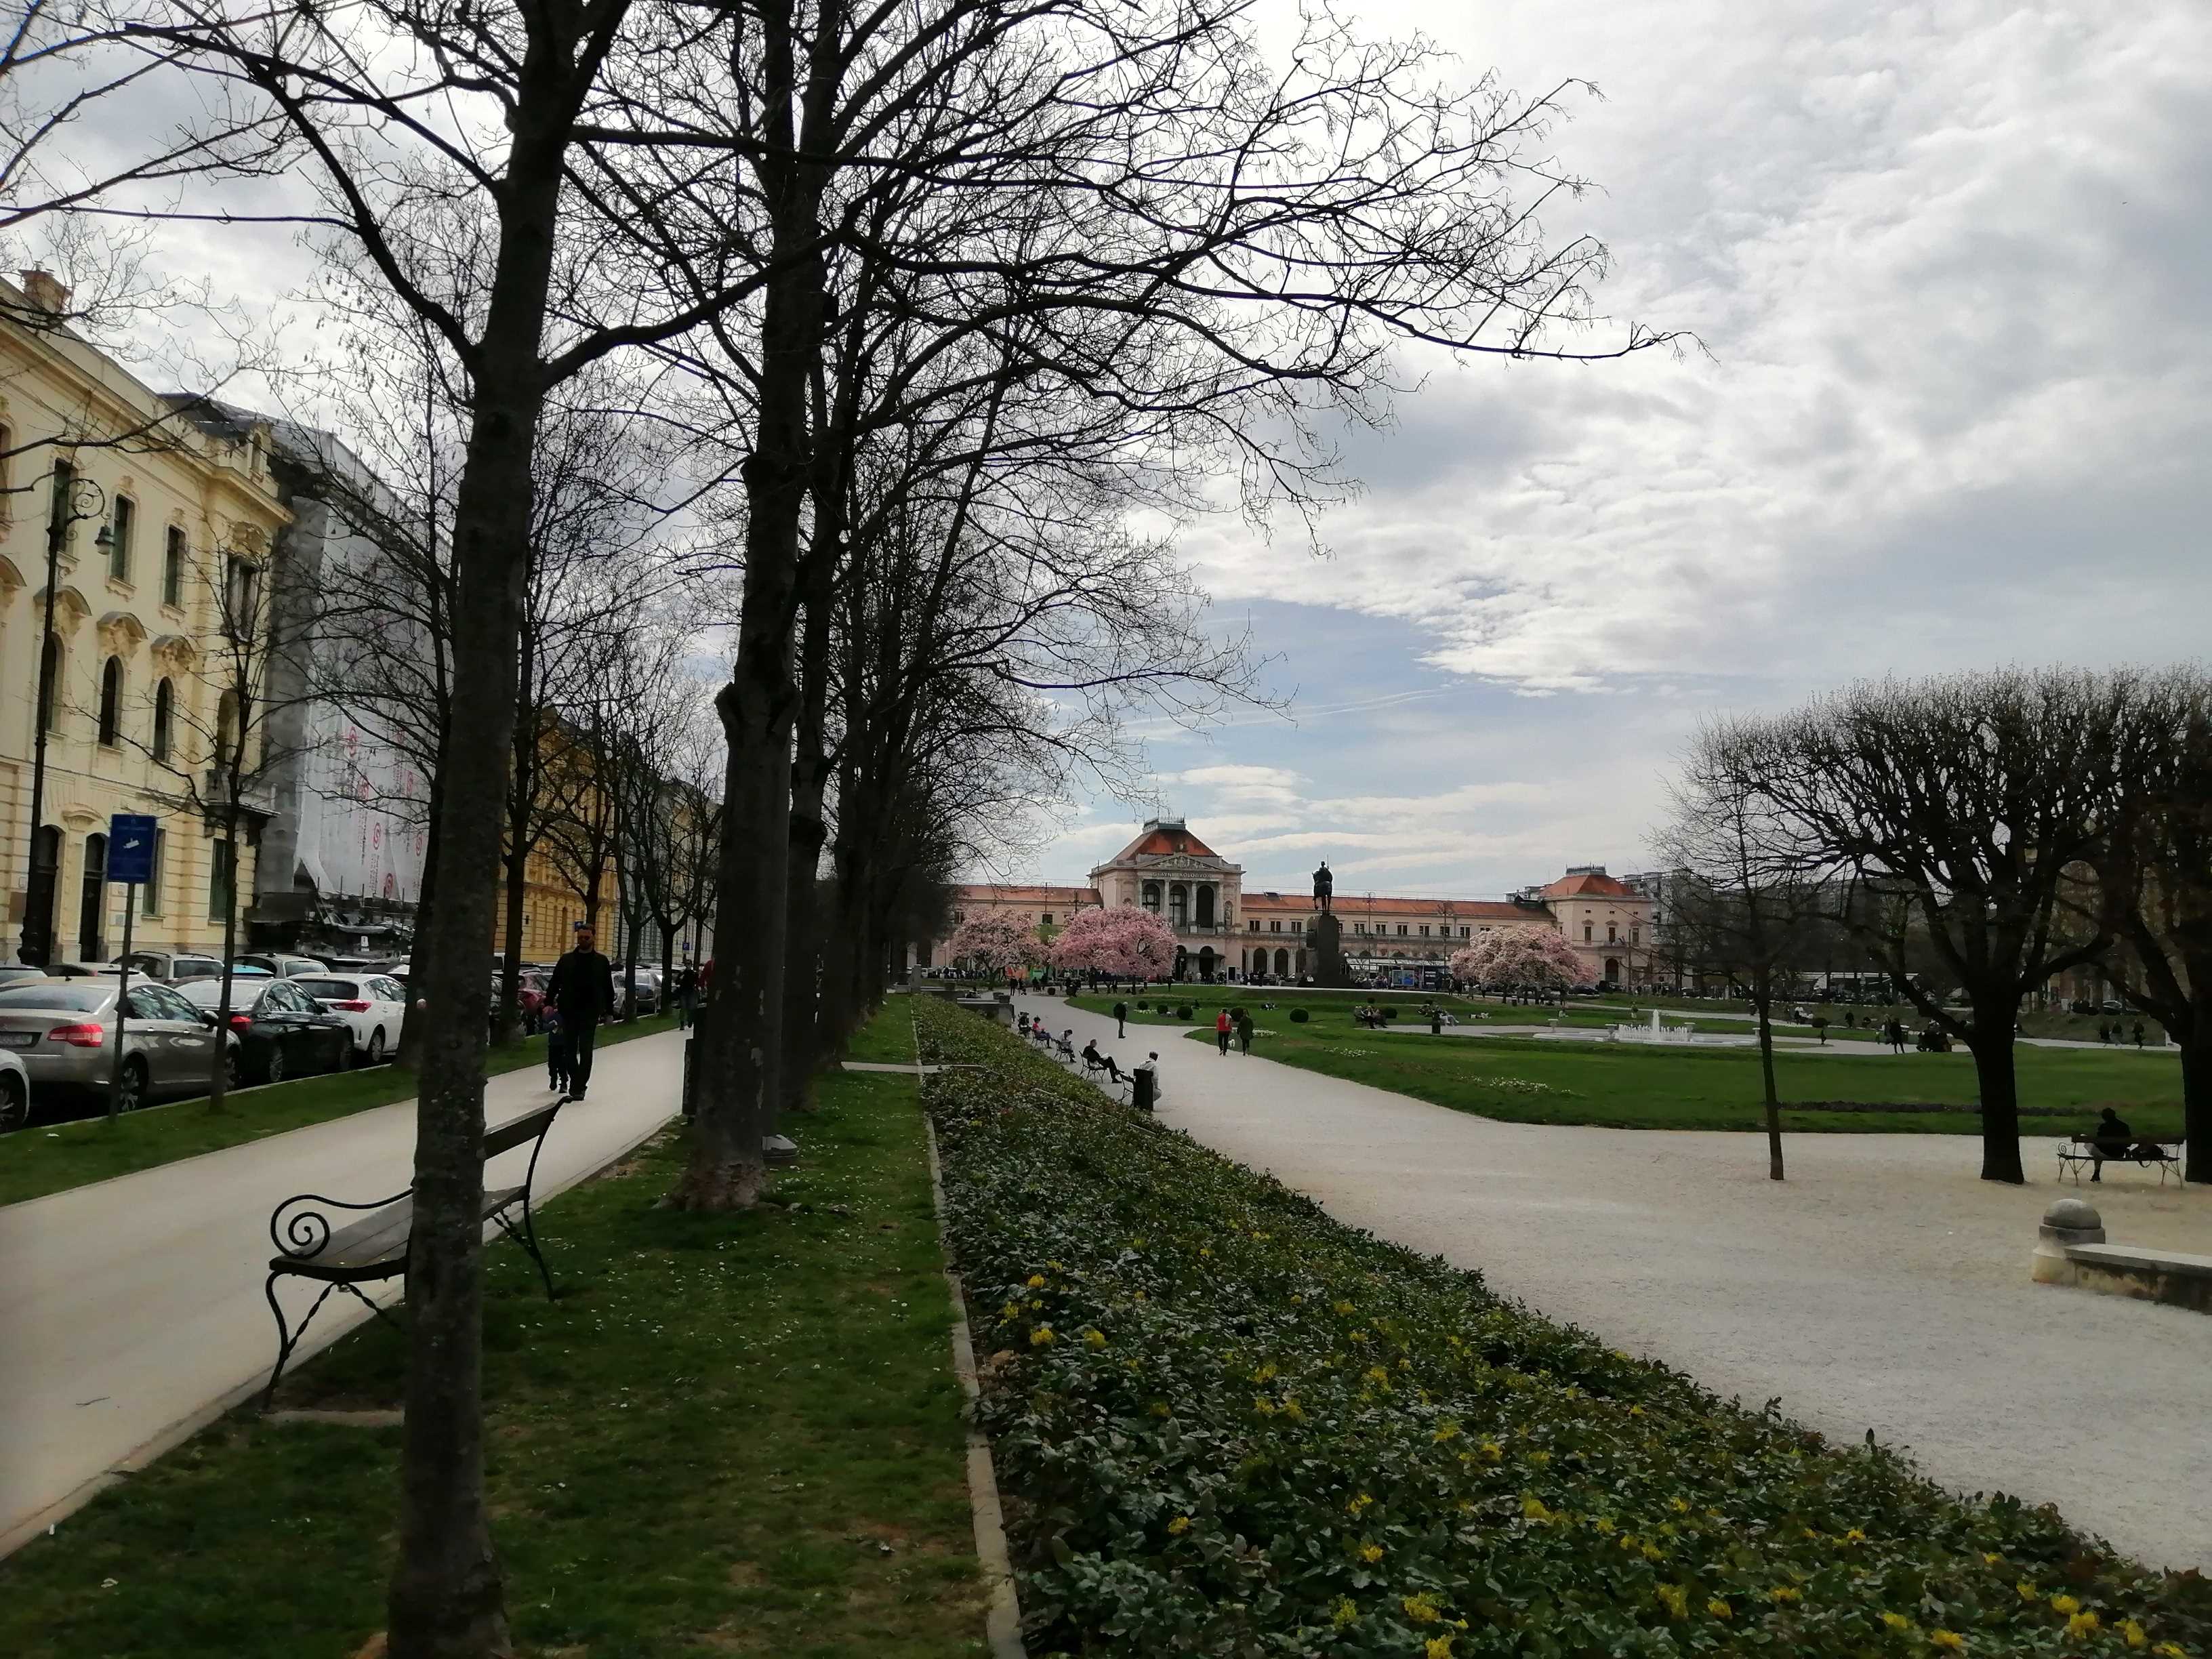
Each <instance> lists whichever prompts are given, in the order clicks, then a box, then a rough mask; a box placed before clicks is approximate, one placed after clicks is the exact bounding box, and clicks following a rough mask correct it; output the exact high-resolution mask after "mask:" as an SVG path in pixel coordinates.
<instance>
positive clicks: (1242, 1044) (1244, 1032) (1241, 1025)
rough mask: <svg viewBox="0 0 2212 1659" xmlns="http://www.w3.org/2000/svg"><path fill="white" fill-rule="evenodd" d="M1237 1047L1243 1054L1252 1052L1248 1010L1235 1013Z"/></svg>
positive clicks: (1250, 1024)
mask: <svg viewBox="0 0 2212 1659" xmlns="http://www.w3.org/2000/svg"><path fill="white" fill-rule="evenodd" d="M1237 1048H1239V1049H1241V1050H1242V1051H1243V1053H1245V1054H1250V1053H1251V1052H1252V1011H1251V1010H1250V1009H1249V1008H1239V1009H1238V1010H1237Z"/></svg>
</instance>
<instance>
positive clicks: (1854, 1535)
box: [1844, 1527, 1866, 1544]
mask: <svg viewBox="0 0 2212 1659" xmlns="http://www.w3.org/2000/svg"><path fill="white" fill-rule="evenodd" d="M1844 1542H1845V1543H1846V1544H1863V1543H1865V1542H1866V1534H1864V1533H1863V1532H1861V1531H1860V1530H1859V1529H1858V1528H1857V1527H1853V1528H1851V1529H1850V1531H1849V1532H1847V1533H1845V1534H1844Z"/></svg>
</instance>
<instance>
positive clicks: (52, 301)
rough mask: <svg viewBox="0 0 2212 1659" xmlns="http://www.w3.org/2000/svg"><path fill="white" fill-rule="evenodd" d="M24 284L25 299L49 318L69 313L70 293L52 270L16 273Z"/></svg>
mask: <svg viewBox="0 0 2212 1659" xmlns="http://www.w3.org/2000/svg"><path fill="white" fill-rule="evenodd" d="M16 274H17V276H18V277H19V279H20V280H21V283H22V286H23V297H24V298H25V299H27V300H28V301H30V302H31V304H32V305H33V307H35V308H36V309H38V310H40V311H43V312H45V313H46V315H47V316H49V317H60V316H63V315H65V314H66V313H68V311H69V302H70V291H69V289H65V288H64V287H63V286H62V284H61V282H60V279H59V278H58V277H57V276H55V275H54V274H53V272H52V271H50V270H25V271H19V272H17V273H16Z"/></svg>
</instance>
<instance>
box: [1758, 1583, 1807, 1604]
mask: <svg viewBox="0 0 2212 1659" xmlns="http://www.w3.org/2000/svg"><path fill="white" fill-rule="evenodd" d="M1766 1594H1767V1595H1768V1596H1769V1597H1770V1598H1771V1599H1772V1600H1774V1601H1779V1602H1782V1603H1784V1605H1785V1606H1786V1605H1787V1604H1788V1603H1790V1602H1791V1601H1803V1600H1804V1599H1805V1592H1804V1591H1803V1590H1801V1589H1798V1588H1797V1587H1796V1585H1795V1584H1777V1585H1776V1586H1775V1587H1774V1588H1773V1589H1771V1590H1769V1591H1767V1592H1766Z"/></svg>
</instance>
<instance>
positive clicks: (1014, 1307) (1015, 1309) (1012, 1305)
mask: <svg viewBox="0 0 2212 1659" xmlns="http://www.w3.org/2000/svg"><path fill="white" fill-rule="evenodd" d="M1021 1316H1022V1310H1021V1304H1019V1303H1017V1302H1009V1303H1007V1304H1006V1305H1005V1306H1003V1307H1001V1308H1000V1310H999V1317H1000V1318H1001V1319H1019V1318H1020V1317H1021Z"/></svg>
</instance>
